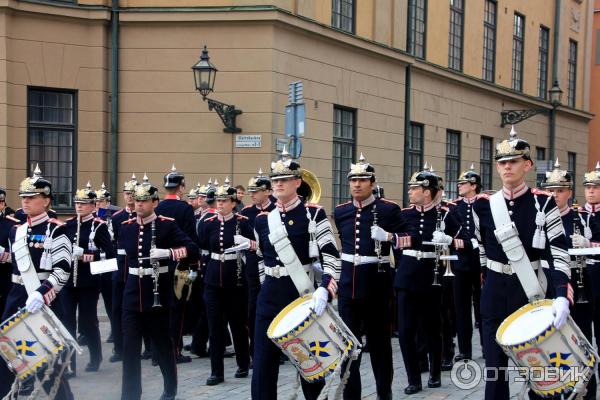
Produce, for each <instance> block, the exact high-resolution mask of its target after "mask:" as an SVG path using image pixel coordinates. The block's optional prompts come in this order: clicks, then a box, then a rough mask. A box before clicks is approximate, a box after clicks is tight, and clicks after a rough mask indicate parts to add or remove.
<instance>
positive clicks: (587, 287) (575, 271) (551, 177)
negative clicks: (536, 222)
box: [541, 159, 596, 400]
mask: <svg viewBox="0 0 600 400" xmlns="http://www.w3.org/2000/svg"><path fill="white" fill-rule="evenodd" d="M541 186H542V188H544V189H545V190H547V191H549V192H550V193H552V195H553V197H554V200H555V201H556V206H557V207H558V210H559V212H560V216H561V219H562V222H563V226H564V227H565V235H566V236H567V243H568V244H569V247H570V248H572V247H590V246H591V242H590V240H589V239H588V238H586V237H585V232H586V230H585V226H584V223H585V221H586V220H587V216H588V212H587V211H586V210H585V209H584V208H579V207H575V208H571V207H569V200H570V199H571V197H573V190H572V188H573V178H572V176H571V174H570V173H569V172H568V171H566V170H563V169H561V168H560V164H559V162H558V159H557V160H556V163H555V164H554V169H553V170H552V171H548V172H546V176H545V179H544V181H543V182H542V185H541ZM588 236H589V235H588ZM590 239H591V237H590ZM575 243H577V246H574V244H575ZM579 263H583V264H581V265H580V264H579ZM570 283H571V287H572V288H573V298H574V299H576V300H575V303H574V304H573V307H571V315H572V316H573V320H575V323H576V324H577V325H578V326H579V328H581V331H582V332H583V334H584V335H585V336H586V337H587V339H588V340H589V341H590V343H592V320H593V316H594V314H593V308H592V306H593V303H592V301H591V300H592V287H591V281H590V276H589V271H588V269H587V268H586V266H585V260H584V259H578V258H577V257H574V256H572V257H571V281H570ZM595 398H596V376H595V374H593V375H592V377H591V379H590V381H589V383H588V385H587V394H586V395H585V396H584V399H586V400H591V399H595Z"/></svg>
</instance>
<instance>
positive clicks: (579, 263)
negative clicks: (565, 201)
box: [573, 204, 589, 304]
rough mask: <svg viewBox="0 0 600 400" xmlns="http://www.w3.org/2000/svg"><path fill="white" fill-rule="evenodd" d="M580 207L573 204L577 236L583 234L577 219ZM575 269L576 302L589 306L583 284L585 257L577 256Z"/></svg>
mask: <svg viewBox="0 0 600 400" xmlns="http://www.w3.org/2000/svg"><path fill="white" fill-rule="evenodd" d="M578 208H579V206H578V205H577V204H573V210H574V211H575V216H574V217H573V233H575V234H576V235H580V234H581V230H580V229H579V225H577V218H578V216H579V212H578V211H577V210H578ZM575 268H576V269H577V300H576V301H575V302H576V303H577V304H587V303H589V300H588V298H587V296H586V294H585V286H584V283H583V268H585V256H575Z"/></svg>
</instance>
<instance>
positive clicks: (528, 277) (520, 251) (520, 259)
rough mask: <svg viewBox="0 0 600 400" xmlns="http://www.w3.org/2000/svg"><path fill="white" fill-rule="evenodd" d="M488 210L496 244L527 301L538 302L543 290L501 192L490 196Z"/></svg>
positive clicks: (542, 296) (542, 295)
mask: <svg viewBox="0 0 600 400" xmlns="http://www.w3.org/2000/svg"><path fill="white" fill-rule="evenodd" d="M490 209H491V210H492V218H493V219H494V225H495V226H496V230H495V231H494V234H495V235H496V239H498V243H500V245H501V246H502V249H503V250H504V253H505V254H506V257H507V258H508V261H509V263H510V265H511V266H512V268H513V270H514V271H515V273H516V274H517V278H518V279H519V282H520V283H521V286H522V287H523V290H524V291H525V294H526V295H527V298H528V299H529V301H530V302H531V301H535V300H540V299H543V298H544V296H545V295H544V290H543V289H542V287H541V286H540V283H539V281H538V278H537V276H536V274H535V271H534V270H533V267H532V266H531V261H529V257H528V256H527V252H526V251H525V247H523V242H521V239H520V238H519V232H518V231H517V227H516V226H515V224H514V222H513V221H512V220H511V219H510V215H509V214H508V208H507V207H506V201H504V195H503V194H502V191H501V190H500V191H498V192H496V193H494V194H493V195H492V196H490Z"/></svg>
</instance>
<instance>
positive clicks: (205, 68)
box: [192, 46, 218, 98]
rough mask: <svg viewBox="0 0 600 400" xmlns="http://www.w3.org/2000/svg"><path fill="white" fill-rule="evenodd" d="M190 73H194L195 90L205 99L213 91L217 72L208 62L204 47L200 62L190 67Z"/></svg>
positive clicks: (206, 51)
mask: <svg viewBox="0 0 600 400" xmlns="http://www.w3.org/2000/svg"><path fill="white" fill-rule="evenodd" d="M192 71H193V72H194V84H195V85H196V90H197V91H199V92H200V94H201V95H202V97H203V98H206V96H208V95H209V94H210V93H211V92H212V91H213V90H214V87H215V78H216V76H217V71H218V70H217V68H216V67H215V66H214V65H213V64H212V63H211V62H210V58H209V57H208V50H207V49H206V46H204V49H203V50H202V55H201V56H200V60H199V61H198V62H197V63H196V64H195V65H194V66H193V67H192Z"/></svg>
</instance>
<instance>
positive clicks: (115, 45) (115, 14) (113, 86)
mask: <svg viewBox="0 0 600 400" xmlns="http://www.w3.org/2000/svg"><path fill="white" fill-rule="evenodd" d="M110 64H111V66H110V69H111V73H110V100H111V101H110V190H111V192H112V193H117V189H118V184H117V171H118V166H119V165H118V149H119V143H118V142H119V0H112V8H111V62H110Z"/></svg>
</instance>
